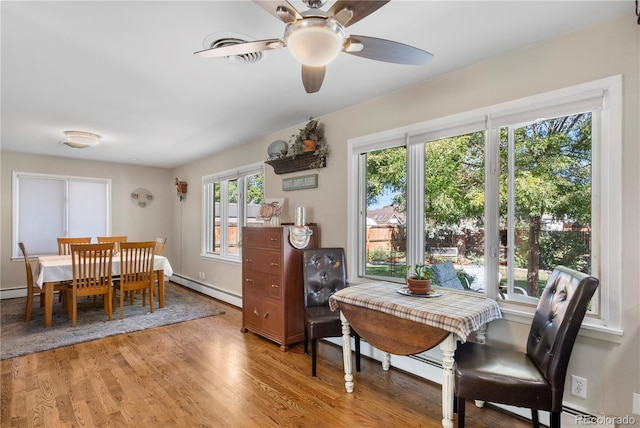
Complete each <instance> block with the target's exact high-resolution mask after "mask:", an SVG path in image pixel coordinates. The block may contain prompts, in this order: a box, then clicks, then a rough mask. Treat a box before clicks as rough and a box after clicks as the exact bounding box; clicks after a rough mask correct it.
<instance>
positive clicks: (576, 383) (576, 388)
mask: <svg viewBox="0 0 640 428" xmlns="http://www.w3.org/2000/svg"><path fill="white" fill-rule="evenodd" d="M571 395H575V396H576V397H581V398H587V380H586V379H585V378H583V377H579V376H575V375H571Z"/></svg>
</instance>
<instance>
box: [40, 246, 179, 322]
mask: <svg viewBox="0 0 640 428" xmlns="http://www.w3.org/2000/svg"><path fill="white" fill-rule="evenodd" d="M153 270H154V272H155V273H156V274H157V276H158V303H159V307H161V308H164V276H165V275H167V276H171V275H173V269H172V268H171V264H170V263H169V260H168V259H167V258H166V257H164V256H155V258H154V263H153ZM111 274H112V275H113V276H117V275H120V256H119V255H118V254H115V255H114V256H113V261H112V265H111ZM35 278H36V279H35V284H36V285H37V286H38V287H40V288H42V289H43V290H44V326H45V327H51V319H52V318H53V284H54V283H56V282H60V281H71V280H73V269H72V262H71V255H62V256H61V255H55V256H40V257H38V259H37V261H36V266H35ZM152 304H153V303H152Z"/></svg>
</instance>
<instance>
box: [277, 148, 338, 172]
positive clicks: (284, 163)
mask: <svg viewBox="0 0 640 428" xmlns="http://www.w3.org/2000/svg"><path fill="white" fill-rule="evenodd" d="M318 161H319V162H318ZM265 163H266V164H269V165H271V166H272V167H273V172H275V173H276V174H287V173H289V172H297V171H305V170H307V169H311V168H324V167H325V166H327V158H326V157H325V156H319V155H316V154H314V153H313V152H310V153H302V154H300V155H297V156H296V157H295V158H294V157H293V156H287V157H283V158H278V159H269V160H267V161H265Z"/></svg>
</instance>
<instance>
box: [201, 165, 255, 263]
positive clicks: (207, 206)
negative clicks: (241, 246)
mask: <svg viewBox="0 0 640 428" xmlns="http://www.w3.org/2000/svg"><path fill="white" fill-rule="evenodd" d="M256 174H264V163H263V162H256V163H252V164H248V165H244V166H241V167H238V168H234V169H231V170H227V171H222V172H218V173H214V174H210V175H205V176H203V177H202V242H201V250H200V255H201V256H202V257H204V258H209V259H215V260H226V261H230V262H237V263H240V262H241V258H240V251H238V252H237V253H229V252H228V248H229V247H228V244H229V241H228V240H229V237H228V232H227V231H228V224H229V202H228V196H229V193H228V183H229V181H232V180H237V182H238V183H237V186H238V242H242V226H246V225H247V195H246V177H248V176H252V175H256ZM216 183H219V184H220V186H221V188H220V208H219V209H220V213H219V214H220V253H215V252H212V251H210V250H209V242H210V239H211V238H212V233H211V230H210V228H209V225H210V224H212V223H211V221H212V220H214V219H215V211H214V209H213V207H215V201H214V202H213V204H212V203H211V200H212V198H213V196H214V194H213V193H214V192H213V186H214V185H215V184H216ZM214 233H215V231H214ZM214 246H215V243H214Z"/></svg>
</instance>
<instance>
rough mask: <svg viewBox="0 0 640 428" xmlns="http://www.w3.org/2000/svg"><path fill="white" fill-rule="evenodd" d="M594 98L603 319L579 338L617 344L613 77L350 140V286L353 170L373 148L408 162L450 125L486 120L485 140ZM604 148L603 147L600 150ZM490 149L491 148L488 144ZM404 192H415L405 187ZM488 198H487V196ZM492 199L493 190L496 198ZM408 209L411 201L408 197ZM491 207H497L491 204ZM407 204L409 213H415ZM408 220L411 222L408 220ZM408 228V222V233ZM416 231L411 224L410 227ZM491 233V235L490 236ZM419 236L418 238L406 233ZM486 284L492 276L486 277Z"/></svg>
mask: <svg viewBox="0 0 640 428" xmlns="http://www.w3.org/2000/svg"><path fill="white" fill-rule="evenodd" d="M597 94H602V95H603V105H602V110H601V111H600V113H599V115H600V117H601V121H600V123H601V124H602V126H601V127H600V126H599V125H595V127H594V134H596V133H597V134H598V135H594V138H595V139H596V141H599V142H601V144H598V147H596V148H595V150H594V156H595V157H596V158H599V162H597V165H595V164H596V162H594V168H596V169H595V170H594V177H595V176H596V174H597V179H598V183H597V184H596V186H598V188H595V189H593V191H594V192H595V198H596V199H595V202H596V203H597V204H598V211H597V214H596V216H595V217H597V218H594V219H593V220H594V221H593V222H594V223H597V226H596V227H599V234H600V237H599V239H600V251H598V252H597V254H598V256H597V257H596V260H595V261H596V263H598V271H599V276H600V278H599V279H600V287H599V288H598V293H600V300H599V301H600V308H599V309H600V317H599V318H595V317H586V318H585V321H584V322H583V327H584V328H583V329H582V332H581V334H583V335H586V336H588V337H593V338H597V339H602V340H607V341H613V342H618V341H619V340H620V338H621V336H622V334H623V330H622V281H621V272H622V261H621V260H622V218H621V216H622V191H621V189H622V172H621V171H622V113H623V111H622V101H623V100H622V76H621V75H616V76H611V77H606V78H603V79H599V80H595V81H591V82H586V83H582V84H579V85H575V86H571V87H567V88H563V89H559V90H555V91H550V92H546V93H543V94H538V95H534V96H530V97H526V98H522V99H518V100H514V101H510V102H506V103H501V104H497V105H493V106H488V107H485V108H481V109H476V110H472V111H468V112H464V113H460V114H455V115H451V116H447V117H443V118H437V119H433V120H430V121H426V122H421V123H417V124H413V125H409V126H404V127H400V128H396V129H392V130H387V131H383V132H380V133H376V134H371V135H366V136H361V137H356V138H352V139H349V140H348V141H347V144H348V153H349V159H348V161H347V182H348V190H347V196H348V197H347V201H348V202H347V219H348V230H347V249H348V251H347V254H348V256H347V257H348V260H347V266H348V269H349V272H348V274H349V277H350V278H352V279H353V280H354V281H355V282H358V281H362V279H361V278H358V269H360V268H359V266H361V262H362V261H361V260H359V258H360V257H361V256H360V254H359V252H358V242H359V240H358V238H359V221H360V217H361V214H362V212H363V210H364V205H363V204H364V195H362V194H361V193H362V192H361V191H360V190H361V186H358V181H359V180H360V178H359V175H358V171H359V166H358V163H359V162H360V161H359V159H360V157H361V156H360V153H363V152H366V151H372V150H380V149H384V148H388V147H391V146H399V145H403V144H407V143H409V144H407V148H408V149H407V158H408V160H407V162H408V163H409V162H412V160H411V159H412V157H413V156H412V155H411V152H412V150H411V146H412V145H413V144H411V143H413V142H416V141H424V137H425V136H426V135H429V134H433V135H438V132H439V130H444V129H451V128H454V127H459V126H464V125H465V124H469V125H472V124H473V123H476V122H477V121H479V120H482V121H483V122H484V121H486V129H487V132H488V134H487V137H488V138H491V135H493V138H495V135H494V134H495V131H494V129H495V128H497V124H496V123H493V124H492V121H493V122H497V123H500V122H502V120H503V119H504V118H505V117H508V116H511V117H517V116H516V115H517V114H518V113H521V112H531V111H534V110H535V109H537V108H539V109H545V110H549V108H550V106H553V105H559V106H563V105H568V104H569V105H570V104H571V103H575V104H580V103H581V102H582V101H584V100H585V99H589V98H593V97H594V96H597ZM605 146H606V147H605ZM489 147H491V145H489ZM486 156H487V162H488V164H487V172H486V174H487V177H486V185H487V186H488V187H489V186H494V187H495V186H496V185H497V178H496V174H497V173H498V171H497V163H496V162H497V159H498V154H497V152H496V149H491V148H489V149H488V152H487V155H486ZM407 184H408V185H407V192H408V193H409V192H412V193H413V191H412V190H411V188H410V186H409V180H408V183H407ZM416 184H418V183H416ZM491 193H492V192H488V194H489V195H490V194H491ZM493 193H495V192H493ZM407 199H408V201H407V202H408V203H409V198H407ZM490 199H491V198H490V197H488V198H487V202H486V203H487V204H488V206H487V208H486V210H485V215H486V216H487V218H489V219H491V218H493V217H489V216H495V223H496V224H495V225H494V224H493V223H494V222H493V221H488V222H487V225H486V227H488V228H489V229H487V230H486V232H487V235H490V234H491V236H497V233H496V232H497V227H498V225H497V222H498V218H497V216H496V213H495V210H494V209H493V208H491V207H490V206H489V204H494V203H495V201H492V200H490ZM493 206H495V205H493ZM414 209H415V208H412V206H410V205H408V207H407V210H408V214H409V210H414ZM407 217H410V216H409V215H408V216H407ZM411 226H412V225H411V224H410V223H409V224H408V227H411ZM413 226H414V227H415V225H413ZM493 228H495V230H491V229H493ZM410 235H420V234H410ZM419 245H420V243H419V242H409V241H407V253H409V251H410V250H411V249H415V248H417V247H418V246H419ZM488 245H489V247H488V248H487V249H486V258H487V259H486V264H487V266H488V267H487V270H489V271H490V272H489V275H490V274H491V273H492V272H491V269H489V268H490V267H491V266H494V264H495V266H494V267H495V268H496V270H497V242H496V243H489V244H488ZM487 279H488V280H490V279H491V278H487ZM499 303H500V306H501V308H502V311H503V314H504V315H505V318H506V319H507V320H511V321H516V322H524V323H526V324H530V323H531V319H532V316H533V312H534V310H535V308H533V307H525V306H524V305H521V304H520V305H519V304H517V303H511V302H504V301H500V302H499Z"/></svg>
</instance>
